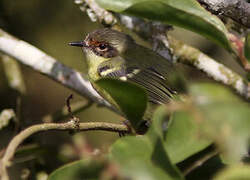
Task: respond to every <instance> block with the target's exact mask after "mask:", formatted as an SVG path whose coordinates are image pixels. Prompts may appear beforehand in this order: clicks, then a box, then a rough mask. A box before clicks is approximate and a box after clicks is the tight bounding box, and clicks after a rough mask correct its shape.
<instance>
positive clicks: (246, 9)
mask: <svg viewBox="0 0 250 180" xmlns="http://www.w3.org/2000/svg"><path fill="white" fill-rule="evenodd" d="M198 2H199V3H200V4H201V5H204V6H205V7H206V9H207V10H209V11H211V12H212V13H213V14H216V15H217V14H220V15H224V16H226V17H229V18H231V19H233V20H235V21H236V22H238V23H240V24H242V25H244V26H245V27H247V28H250V3H248V2H246V1H245V0H212V1H211V0H198Z"/></svg>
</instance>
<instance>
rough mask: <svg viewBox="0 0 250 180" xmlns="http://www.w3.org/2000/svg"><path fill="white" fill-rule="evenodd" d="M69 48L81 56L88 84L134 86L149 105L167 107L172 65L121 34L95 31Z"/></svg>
mask: <svg viewBox="0 0 250 180" xmlns="http://www.w3.org/2000/svg"><path fill="white" fill-rule="evenodd" d="M71 45H73V46H80V47H82V49H83V51H84V52H85V55H86V59H87V64H88V75H89V78H90V80H91V81H92V82H94V81H96V80H98V79H100V78H102V77H110V78H117V79H120V80H124V81H129V82H132V83H136V84H137V85H139V86H141V87H143V88H144V89H145V90H146V92H147V94H148V99H149V102H151V103H152V104H164V103H167V102H168V101H169V100H170V99H171V98H172V97H173V95H174V94H175V91H174V90H173V89H171V88H170V87H171V85H170V83H169V82H168V80H169V76H171V75H172V74H173V73H174V71H175V70H174V67H173V65H172V64H171V63H170V62H169V61H168V60H166V59H164V58H163V57H161V56H160V55H158V54H156V53H155V52H154V51H152V50H150V49H148V48H146V47H143V46H141V45H138V44H136V42H135V41H134V40H133V39H132V38H131V37H130V36H128V35H126V34H124V33H122V32H118V31H115V30H111V29H108V28H104V29H100V30H96V31H94V32H92V33H90V34H88V36H87V37H86V38H85V40H84V41H80V42H74V43H71ZM98 91H100V90H99V89H98ZM124 93H126V92H124Z"/></svg>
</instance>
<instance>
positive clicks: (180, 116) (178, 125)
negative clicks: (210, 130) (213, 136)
mask: <svg viewBox="0 0 250 180" xmlns="http://www.w3.org/2000/svg"><path fill="white" fill-rule="evenodd" d="M160 111H162V112H160ZM166 113H167V108H166V107H164V109H162V110H160V109H159V110H158V112H156V113H155V116H154V121H162V120H161V119H162V118H164V116H166ZM157 131H160V128H158V130H157ZM210 144H211V141H210V140H208V139H206V138H204V137H201V136H200V128H199V124H197V123H196V122H195V121H194V120H193V114H191V113H190V112H188V111H177V112H175V113H174V114H173V116H172V120H171V122H170V124H169V126H168V129H167V131H166V132H165V135H164V146H165V147H166V150H167V153H168V155H169V158H170V159H171V162H172V163H175V164H176V163H179V162H181V161H183V160H185V159H187V158H188V157H190V156H192V155H194V154H195V153H197V152H200V151H201V150H203V149H205V148H206V147H208V146H209V145H210Z"/></svg>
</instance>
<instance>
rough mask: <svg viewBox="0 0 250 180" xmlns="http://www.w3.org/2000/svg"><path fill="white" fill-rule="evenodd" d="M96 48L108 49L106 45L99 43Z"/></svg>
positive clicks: (100, 49)
mask: <svg viewBox="0 0 250 180" xmlns="http://www.w3.org/2000/svg"><path fill="white" fill-rule="evenodd" d="M97 49H98V50H99V51H106V50H108V46H107V45H106V44H100V45H99V46H98V47H97Z"/></svg>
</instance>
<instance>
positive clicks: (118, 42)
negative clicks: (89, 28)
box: [69, 28, 134, 60]
mask: <svg viewBox="0 0 250 180" xmlns="http://www.w3.org/2000/svg"><path fill="white" fill-rule="evenodd" d="M133 43H134V41H133V39H132V38H131V37H130V36H128V35H126V34H124V33H122V32H119V31H116V30H112V29H108V28H104V29H99V30H96V31H93V32H91V33H89V34H88V35H87V36H86V38H85V40H84V41H79V42H71V43H69V44H70V45H71V46H78V47H82V49H83V51H84V52H85V53H86V56H87V59H90V60H95V59H110V58H113V57H116V56H119V55H122V54H123V53H124V52H125V51H126V50H127V48H128V46H129V45H131V44H133Z"/></svg>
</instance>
